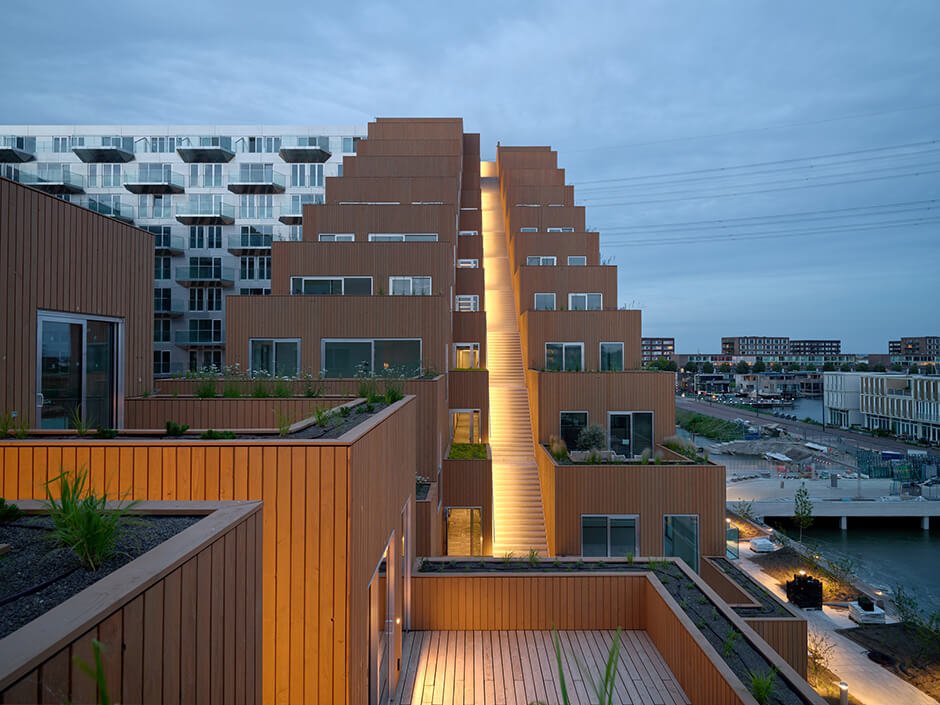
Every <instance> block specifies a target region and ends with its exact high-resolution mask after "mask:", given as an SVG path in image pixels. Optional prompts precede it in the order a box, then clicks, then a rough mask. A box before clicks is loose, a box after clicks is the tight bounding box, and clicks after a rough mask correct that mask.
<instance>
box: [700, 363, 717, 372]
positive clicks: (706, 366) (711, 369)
mask: <svg viewBox="0 0 940 705" xmlns="http://www.w3.org/2000/svg"><path fill="white" fill-rule="evenodd" d="M714 371H715V366H714V365H713V364H712V363H710V362H708V361H706V362H703V363H702V372H704V373H705V374H707V375H710V374H712V373H713V372H714Z"/></svg>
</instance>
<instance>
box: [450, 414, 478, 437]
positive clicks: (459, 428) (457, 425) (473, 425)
mask: <svg viewBox="0 0 940 705" xmlns="http://www.w3.org/2000/svg"><path fill="white" fill-rule="evenodd" d="M482 433H483V432H482V430H481V428H480V410H479V409H451V411H450V438H451V440H452V441H453V442H454V443H480V442H482V440H483V436H482Z"/></svg>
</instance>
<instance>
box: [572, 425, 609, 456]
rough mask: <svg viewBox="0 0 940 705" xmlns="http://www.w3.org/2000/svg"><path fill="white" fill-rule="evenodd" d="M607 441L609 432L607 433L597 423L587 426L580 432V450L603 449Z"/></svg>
mask: <svg viewBox="0 0 940 705" xmlns="http://www.w3.org/2000/svg"><path fill="white" fill-rule="evenodd" d="M606 442H607V434H605V433H604V429H603V428H601V427H600V426H598V425H597V424H591V425H590V426H585V427H584V428H582V429H581V432H580V433H579V434H578V449H579V450H594V449H601V448H603V447H604V446H605V445H606Z"/></svg>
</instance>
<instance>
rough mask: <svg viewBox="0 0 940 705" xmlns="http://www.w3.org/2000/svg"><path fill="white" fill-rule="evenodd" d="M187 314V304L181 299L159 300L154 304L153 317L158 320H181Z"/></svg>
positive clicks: (155, 300)
mask: <svg viewBox="0 0 940 705" xmlns="http://www.w3.org/2000/svg"><path fill="white" fill-rule="evenodd" d="M184 313H186V302H185V301H183V299H180V298H176V297H173V298H169V299H167V298H157V299H154V302H153V315H154V316H157V317H158V318H179V317H180V316H182V315H183V314H184Z"/></svg>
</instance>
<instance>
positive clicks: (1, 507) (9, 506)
mask: <svg viewBox="0 0 940 705" xmlns="http://www.w3.org/2000/svg"><path fill="white" fill-rule="evenodd" d="M21 516H23V510H22V509H20V508H19V507H17V506H16V505H15V504H13V503H12V502H7V501H6V500H5V499H4V498H3V497H0V524H5V523H7V522H8V521H16V520H17V519H19V518H20V517H21Z"/></svg>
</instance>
